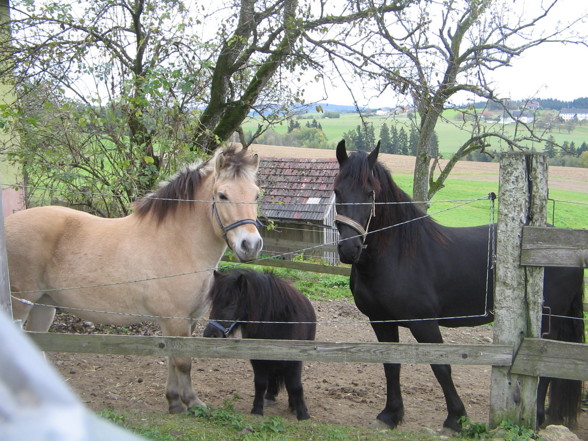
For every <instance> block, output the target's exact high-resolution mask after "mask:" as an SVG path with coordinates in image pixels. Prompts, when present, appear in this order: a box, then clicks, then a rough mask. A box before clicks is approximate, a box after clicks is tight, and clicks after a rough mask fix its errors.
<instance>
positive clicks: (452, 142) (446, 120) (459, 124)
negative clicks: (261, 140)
mask: <svg viewBox="0 0 588 441" xmlns="http://www.w3.org/2000/svg"><path fill="white" fill-rule="evenodd" d="M303 118H304V119H301V120H300V124H301V125H304V124H306V121H308V120H312V118H315V119H316V120H317V121H318V122H319V123H320V125H321V127H322V129H323V132H324V133H325V136H326V137H327V139H328V141H329V144H330V145H331V146H335V144H336V143H337V142H338V141H339V140H341V139H342V138H343V134H344V133H346V132H349V131H350V130H354V129H355V128H356V127H357V126H358V125H360V124H362V120H361V118H360V116H359V114H357V113H341V114H340V117H339V118H325V117H324V115H323V114H322V113H311V114H307V115H304V116H303ZM364 121H366V122H368V123H371V124H373V125H374V128H375V133H376V137H378V135H379V131H380V127H381V126H382V124H384V123H386V124H387V125H388V126H389V127H391V126H393V125H395V126H396V127H397V128H398V129H399V128H400V127H404V128H405V130H406V131H407V132H408V131H409V130H410V125H411V124H413V123H412V122H411V121H410V120H409V118H408V117H407V116H406V115H397V116H368V117H364ZM258 122H259V121H258V120H256V119H251V120H249V121H247V122H246V123H245V124H244V125H243V129H244V130H245V131H253V130H255V129H256V128H257V125H258ZM469 127H470V126H468V125H464V122H463V118H462V116H461V114H460V113H459V112H457V111H455V110H447V111H445V112H444V113H443V118H441V119H439V122H438V123H437V127H436V129H435V131H436V132H437V136H438V139H439V151H440V153H441V154H442V155H443V156H444V157H448V156H450V154H452V153H454V152H455V151H456V150H457V149H458V148H459V147H460V146H461V145H462V144H463V142H465V141H466V140H467V139H468V138H469V134H470V133H469V131H468V128H469ZM483 127H484V129H485V130H486V131H492V132H498V133H504V134H505V135H508V136H510V137H513V136H515V130H517V132H516V136H517V137H521V136H523V135H524V131H522V129H521V127H520V126H519V127H518V128H517V127H516V126H515V125H514V124H510V125H499V124H496V123H495V124H484V125H483ZM274 130H275V131H276V132H277V133H280V134H285V133H286V132H287V123H283V124H281V125H278V126H276V127H274ZM543 136H544V137H546V138H548V137H549V136H553V137H554V138H555V140H556V142H557V143H559V144H562V143H563V142H564V141H567V142H569V143H571V142H574V143H575V145H576V147H579V146H580V145H581V144H582V143H583V142H587V143H588V124H587V123H584V124H577V125H576V126H575V127H574V129H573V130H572V131H570V132H568V131H567V130H566V129H565V127H564V126H563V125H562V126H561V127H559V126H558V127H555V128H553V129H552V130H551V131H550V132H548V133H543ZM491 142H492V149H494V150H500V149H501V148H503V147H504V145H503V143H501V142H499V141H497V140H494V141H491ZM528 147H534V148H536V149H538V150H542V149H543V146H542V145H533V144H532V143H529V144H528Z"/></svg>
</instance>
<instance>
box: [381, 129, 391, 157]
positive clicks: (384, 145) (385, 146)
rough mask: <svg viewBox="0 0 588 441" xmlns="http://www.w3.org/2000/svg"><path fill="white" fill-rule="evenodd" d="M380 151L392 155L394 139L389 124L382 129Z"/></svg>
mask: <svg viewBox="0 0 588 441" xmlns="http://www.w3.org/2000/svg"><path fill="white" fill-rule="evenodd" d="M379 138H380V150H381V151H382V152H384V153H392V139H391V138H390V129H389V128H388V124H386V123H384V124H382V127H380V137H379Z"/></svg>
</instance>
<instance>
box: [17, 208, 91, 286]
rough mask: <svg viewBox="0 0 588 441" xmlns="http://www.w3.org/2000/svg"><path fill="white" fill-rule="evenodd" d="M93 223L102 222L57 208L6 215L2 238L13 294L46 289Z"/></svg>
mask: <svg viewBox="0 0 588 441" xmlns="http://www.w3.org/2000/svg"><path fill="white" fill-rule="evenodd" d="M92 220H99V221H100V220H103V219H101V218H98V217H96V216H92V215H90V214H88V213H84V212H82V211H77V210H73V209H70V208H67V207H60V206H46V207H36V208H30V209H27V210H23V211H19V212H17V213H14V214H12V215H10V216H8V217H7V218H6V220H5V235H6V250H7V256H8V265H9V273H10V282H11V286H12V289H13V291H20V290H33V289H39V288H43V287H47V286H48V285H49V284H50V281H49V278H50V276H51V273H52V271H53V269H54V268H55V267H56V266H59V263H60V261H61V260H62V258H63V256H64V255H67V254H68V253H69V252H68V249H69V248H70V244H77V245H79V244H81V243H84V237H83V236H84V232H85V231H87V230H88V227H87V224H88V223H92Z"/></svg>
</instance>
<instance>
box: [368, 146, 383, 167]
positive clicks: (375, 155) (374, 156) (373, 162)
mask: <svg viewBox="0 0 588 441" xmlns="http://www.w3.org/2000/svg"><path fill="white" fill-rule="evenodd" d="M378 153H380V141H378V145H377V146H376V148H375V149H374V150H373V151H372V152H371V153H370V154H369V155H368V164H369V165H370V170H373V169H374V165H376V161H377V160H378Z"/></svg>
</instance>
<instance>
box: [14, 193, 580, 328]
mask: <svg viewBox="0 0 588 441" xmlns="http://www.w3.org/2000/svg"><path fill="white" fill-rule="evenodd" d="M3 185H4V186H5V187H6V186H8V187H11V188H14V187H15V186H14V185H12V186H11V185H6V184H3ZM19 187H22V188H31V187H26V186H19ZM35 188H37V189H38V188H39V187H35ZM47 190H48V189H47ZM64 191H65V190H64ZM96 195H100V196H110V197H113V198H116V197H122V196H121V195H114V194H104V193H96ZM146 197H152V198H154V197H153V196H151V195H148V196H146ZM154 199H160V200H174V201H181V202H192V203H193V202H199V203H208V204H212V202H213V201H212V200H194V199H168V198H154ZM495 199H496V195H495V194H494V193H490V194H488V195H486V196H483V197H478V198H474V199H457V200H438V201H429V202H428V203H429V204H438V203H443V204H447V203H452V204H454V205H452V206H451V207H448V208H444V209H440V210H437V211H433V212H429V213H426V214H425V215H423V216H420V217H417V218H415V219H411V220H408V221H405V222H400V223H397V224H394V225H390V226H388V227H384V228H381V229H377V230H372V231H369V232H368V233H367V234H368V235H372V234H376V233H379V232H381V231H385V230H389V229H393V228H398V227H401V226H403V225H406V224H408V223H412V222H419V221H421V220H423V219H426V218H431V217H434V216H437V215H440V214H442V213H446V212H448V211H452V210H456V209H459V208H463V207H465V206H468V205H471V204H473V203H475V202H479V201H484V200H488V201H489V202H490V203H489V208H488V211H489V222H488V249H489V250H491V249H493V248H494V247H493V244H492V241H493V240H494V235H495V231H494V223H495V222H494V219H495V213H496V209H495V204H494V201H495ZM551 200H552V201H554V200H553V199H551ZM219 202H220V203H235V204H238V203H239V202H223V201H217V203H219ZM554 202H555V201H554ZM560 202H561V203H574V202H570V201H560ZM276 204H278V203H277V202H276ZM317 204H320V203H317ZM400 204H421V202H415V201H411V202H388V203H376V205H400ZM279 205H280V206H283V205H284V203H279ZM328 205H332V204H328ZM350 205H372V202H369V203H365V204H360V203H356V204H350ZM585 205H588V204H585ZM331 228H333V229H334V228H335V227H334V226H332V227H331ZM289 229H291V230H297V229H296V228H291V227H289ZM318 230H319V229H317V231H318ZM300 231H308V229H302V228H300ZM359 237H361V235H360V234H358V235H355V236H352V237H349V238H348V240H349V239H353V238H359ZM337 242H338V240H334V241H328V242H325V243H321V244H317V245H313V246H308V247H304V248H299V249H296V250H291V251H287V252H281V253H276V254H273V255H271V256H270V257H262V258H258V259H256V260H254V261H252V262H248V263H247V264H243V263H236V262H231V263H230V264H227V265H226V268H228V269H233V268H239V267H243V266H244V265H251V264H255V265H261V266H263V265H264V264H265V263H267V262H268V261H271V260H282V259H286V258H291V257H294V256H299V255H301V254H304V253H306V252H309V251H314V250H320V249H322V248H325V247H328V246H333V245H336V244H337ZM494 261H495V256H493V255H490V253H489V255H488V261H487V277H486V292H485V306H484V310H483V311H480V313H479V314H474V315H462V316H452V317H430V318H419V319H410V320H407V319H404V320H382V321H370V320H367V319H366V320H361V319H354V320H341V319H337V320H327V321H324V320H322V321H320V322H313V323H316V324H318V325H332V324H346V325H349V324H354V325H357V324H364V323H408V322H421V321H444V320H456V319H472V318H488V317H489V316H490V315H492V311H490V310H489V307H488V304H489V288H490V286H489V281H490V274H491V271H492V270H493V265H494ZM215 269H216V267H214V268H204V269H198V270H194V271H188V272H182V273H175V274H164V275H157V276H152V277H143V278H137V279H130V280H122V281H113V282H107V283H98V284H88V285H79V286H69V287H56V288H47V289H39V290H27V291H15V292H12V293H11V296H12V299H13V300H14V301H16V302H21V303H23V304H25V305H28V306H47V305H45V304H43V303H36V302H31V301H29V300H27V299H23V298H21V297H19V295H26V294H35V293H52V292H62V291H76V290H78V291H79V290H88V289H95V288H103V287H117V286H122V285H129V284H136V283H146V282H152V281H157V280H164V279H170V278H176V277H183V276H190V275H194V274H198V273H210V272H212V271H213V270H215ZM49 306H52V305H49ZM58 308H59V309H60V310H63V311H70V312H72V313H74V315H75V313H76V312H78V313H83V312H86V313H93V314H111V315H117V316H124V317H132V318H137V319H142V320H147V321H158V320H187V321H190V322H197V321H200V320H203V321H208V319H206V318H191V317H175V316H161V315H150V314H140V313H130V312H116V311H106V310H96V309H88V308H76V307H68V306H59V307H58ZM549 315H550V314H549ZM550 316H551V317H559V316H554V315H550ZM568 318H572V319H578V318H576V317H568ZM580 320H582V319H580ZM240 322H243V323H245V321H243V320H240ZM251 323H264V324H283V323H290V324H297V323H300V324H304V323H308V322H268V321H262V322H260V321H252V322H251Z"/></svg>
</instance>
